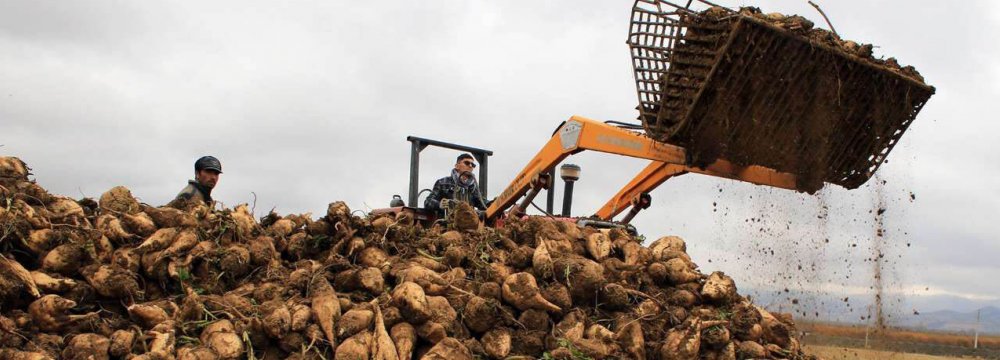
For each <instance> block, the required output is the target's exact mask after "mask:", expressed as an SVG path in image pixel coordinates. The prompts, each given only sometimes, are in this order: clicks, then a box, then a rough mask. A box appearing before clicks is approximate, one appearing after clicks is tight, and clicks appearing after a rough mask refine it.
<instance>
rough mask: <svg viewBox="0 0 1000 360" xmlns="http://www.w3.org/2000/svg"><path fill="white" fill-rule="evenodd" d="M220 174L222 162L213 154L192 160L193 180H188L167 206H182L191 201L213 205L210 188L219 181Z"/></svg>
mask: <svg viewBox="0 0 1000 360" xmlns="http://www.w3.org/2000/svg"><path fill="white" fill-rule="evenodd" d="M220 174H222V163H220V162H219V159H216V158H215V157H214V156H202V157H201V158H199V159H198V161H195V162H194V180H188V185H187V186H186V187H184V189H182V190H181V192H180V193H178V194H177V197H176V198H174V200H173V201H171V202H170V203H169V204H167V206H169V207H173V208H183V207H186V205H188V204H191V203H194V204H205V205H208V206H212V205H214V201H213V200H212V189H214V188H215V185H216V184H218V183H219V175H220Z"/></svg>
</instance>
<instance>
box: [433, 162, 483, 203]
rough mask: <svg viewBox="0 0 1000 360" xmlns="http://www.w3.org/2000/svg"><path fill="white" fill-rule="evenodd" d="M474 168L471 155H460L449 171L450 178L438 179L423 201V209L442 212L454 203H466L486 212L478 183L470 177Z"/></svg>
mask: <svg viewBox="0 0 1000 360" xmlns="http://www.w3.org/2000/svg"><path fill="white" fill-rule="evenodd" d="M475 168H476V162H475V161H474V160H473V157H472V155H469V154H462V155H459V156H458V160H457V161H456V162H455V168H454V169H452V170H451V175H450V176H445V177H443V178H441V179H438V181H437V182H435V183H434V189H432V190H431V194H430V195H428V196H427V199H426V200H424V207H425V208H428V209H431V210H434V211H443V210H445V209H448V208H450V206H451V205H452V203H454V202H456V201H462V202H467V203H469V204H470V205H472V207H474V208H476V209H478V210H486V201H484V200H483V194H482V193H480V192H479V183H477V182H476V177H475V176H473V175H472V170H473V169H475Z"/></svg>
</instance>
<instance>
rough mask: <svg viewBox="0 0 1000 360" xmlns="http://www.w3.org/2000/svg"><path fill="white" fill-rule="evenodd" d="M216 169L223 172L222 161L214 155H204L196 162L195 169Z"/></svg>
mask: <svg viewBox="0 0 1000 360" xmlns="http://www.w3.org/2000/svg"><path fill="white" fill-rule="evenodd" d="M202 170H215V171H218V172H219V173H220V174H221V173H222V163H221V162H219V159H216V158H215V157H214V156H202V157H201V158H199V159H198V161H195V162H194V171H202Z"/></svg>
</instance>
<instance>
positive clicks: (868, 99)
mask: <svg viewBox="0 0 1000 360" xmlns="http://www.w3.org/2000/svg"><path fill="white" fill-rule="evenodd" d="M686 3H687V5H685V6H679V5H674V4H672V3H669V2H667V1H659V0H638V1H636V5H635V7H634V8H633V15H632V21H631V29H630V34H629V39H628V43H629V46H630V48H631V52H632V65H633V69H634V70H635V76H636V78H635V80H636V87H637V90H638V95H639V101H640V106H639V114H640V115H639V118H640V120H642V123H643V126H644V128H645V130H646V134H647V135H648V136H650V137H652V138H654V139H656V140H658V141H662V142H666V143H670V144H673V145H678V146H681V147H684V148H686V149H687V151H688V155H689V156H688V158H689V164H688V165H691V166H696V167H703V166H706V165H707V164H710V163H712V162H713V161H715V160H716V159H720V158H722V159H726V160H729V161H731V162H733V163H736V164H739V165H760V166H765V167H769V168H772V169H775V170H778V171H782V172H787V173H792V174H795V175H796V176H797V182H798V185H797V186H798V187H799V190H802V191H807V192H810V193H811V192H814V191H816V190H818V189H820V188H821V187H822V186H823V184H824V183H832V184H837V185H840V186H843V187H845V188H848V189H853V188H857V187H858V186H861V185H862V184H864V183H865V182H866V181H867V180H868V179H869V178H870V177H871V176H872V175H874V173H875V171H876V170H877V169H878V167H879V166H880V165H881V164H882V162H883V161H884V160H885V157H886V155H888V154H889V151H891V150H892V148H893V146H894V145H895V144H896V143H897V142H898V141H899V139H900V137H901V136H902V135H903V132H905V131H906V129H907V127H908V126H909V125H910V123H911V122H912V121H913V120H914V118H915V117H916V115H917V113H918V112H919V111H920V109H921V107H923V105H924V103H926V102H927V100H928V99H929V98H930V96H931V95H933V94H934V88H933V87H931V86H929V85H927V84H925V83H924V82H923V78H922V77H920V75H919V74H918V73H917V72H916V70H914V69H913V68H912V67H900V66H899V65H898V64H896V63H895V60H894V59H889V60H881V59H873V58H871V56H870V50H871V47H870V46H867V47H865V46H861V45H857V44H855V43H853V42H845V41H843V40H841V39H839V38H838V37H836V36H835V35H833V34H832V33H829V32H827V31H825V30H820V29H813V28H812V23H811V22H809V21H808V20H805V19H804V18H801V17H787V18H777V17H774V15H773V14H772V15H770V16H769V15H763V14H761V13H760V12H759V11H758V10H756V9H752V8H747V9H742V10H740V11H739V12H737V11H733V10H730V9H726V8H722V7H718V6H713V5H712V4H711V3H708V2H707V1H687V2H686ZM699 6H700V7H701V9H699V8H698V7H699ZM776 20H777V21H776ZM866 56H867V57H866Z"/></svg>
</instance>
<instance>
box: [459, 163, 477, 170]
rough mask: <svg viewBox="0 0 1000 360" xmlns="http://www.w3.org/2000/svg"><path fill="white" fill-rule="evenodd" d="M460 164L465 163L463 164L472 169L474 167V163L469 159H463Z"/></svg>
mask: <svg viewBox="0 0 1000 360" xmlns="http://www.w3.org/2000/svg"><path fill="white" fill-rule="evenodd" d="M462 164H465V166H468V167H471V168H473V169H475V168H476V163H474V162H471V161H463V162H462Z"/></svg>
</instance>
